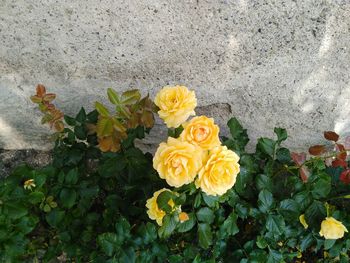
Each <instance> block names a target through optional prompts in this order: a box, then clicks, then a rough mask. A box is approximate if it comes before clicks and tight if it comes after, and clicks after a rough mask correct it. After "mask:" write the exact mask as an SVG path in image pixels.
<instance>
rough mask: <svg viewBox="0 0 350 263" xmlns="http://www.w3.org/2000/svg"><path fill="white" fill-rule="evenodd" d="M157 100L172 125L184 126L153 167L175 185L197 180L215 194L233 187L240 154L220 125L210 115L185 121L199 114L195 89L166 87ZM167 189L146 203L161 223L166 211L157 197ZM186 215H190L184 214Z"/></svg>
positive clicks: (158, 153)
mask: <svg viewBox="0 0 350 263" xmlns="http://www.w3.org/2000/svg"><path fill="white" fill-rule="evenodd" d="M154 102H155V104H156V105H157V106H158V108H159V111H158V114H159V116H160V118H162V119H163V120H164V122H165V123H166V125H167V127H168V128H177V127H179V126H180V125H182V127H183V131H182V133H181V134H180V136H179V138H177V139H175V138H172V137H169V138H168V140H167V142H163V143H161V144H160V145H159V147H158V149H157V151H156V153H155V156H154V159H153V167H154V168H155V169H156V170H157V172H158V174H159V176H160V178H162V179H165V180H166V182H167V184H168V185H170V186H173V187H181V186H183V185H185V184H189V183H192V182H193V181H195V185H196V187H197V188H200V189H201V190H202V191H203V192H205V193H206V194H208V195H213V196H216V195H223V194H224V193H226V192H227V190H229V189H231V188H232V187H233V185H234V184H235V182H236V177H237V174H238V173H239V164H238V161H239V157H238V155H237V154H236V153H234V152H233V151H231V150H228V149H227V147H226V146H222V145H221V142H220V139H219V127H218V126H217V125H216V124H215V123H214V120H213V119H212V118H208V117H206V116H198V117H194V118H192V119H191V120H190V121H188V122H185V121H186V120H187V119H188V118H189V116H191V115H195V111H194V109H195V107H196V106H197V99H196V97H195V94H194V92H193V91H189V90H188V89H187V88H186V87H184V86H175V87H164V88H163V89H162V90H161V91H160V92H159V93H158V94H157V95H156V98H155V101H154ZM197 175H198V176H197ZM166 190H168V189H165V188H164V189H161V190H159V191H157V192H155V193H154V195H153V197H152V198H150V199H149V200H148V201H147V204H146V207H147V208H148V211H147V213H148V215H149V217H150V218H151V219H153V220H156V221H157V223H158V224H159V225H161V224H162V218H163V217H164V216H165V212H164V211H162V210H161V209H159V208H158V205H157V197H158V195H159V194H160V193H161V192H163V191H166ZM168 191H170V190H168ZM182 217H183V218H184V219H185V218H186V216H185V215H184V214H183V215H182Z"/></svg>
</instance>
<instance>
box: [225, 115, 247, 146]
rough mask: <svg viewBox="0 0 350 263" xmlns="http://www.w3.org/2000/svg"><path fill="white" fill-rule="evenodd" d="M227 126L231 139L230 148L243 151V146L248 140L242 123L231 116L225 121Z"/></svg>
mask: <svg viewBox="0 0 350 263" xmlns="http://www.w3.org/2000/svg"><path fill="white" fill-rule="evenodd" d="M227 126H228V127H229V129H230V133H231V136H232V139H233V140H232V143H231V145H232V146H233V149H232V150H236V151H244V149H245V146H246V145H247V143H248V142H249V138H248V135H247V130H246V129H243V127H242V125H241V124H240V123H239V121H238V120H237V119H236V118H231V119H230V120H229V121H228V122H227Z"/></svg>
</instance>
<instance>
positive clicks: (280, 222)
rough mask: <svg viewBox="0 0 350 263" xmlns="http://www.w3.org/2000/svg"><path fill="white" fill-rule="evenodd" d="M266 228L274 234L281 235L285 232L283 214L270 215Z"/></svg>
mask: <svg viewBox="0 0 350 263" xmlns="http://www.w3.org/2000/svg"><path fill="white" fill-rule="evenodd" d="M266 228H267V230H269V231H271V232H272V233H273V234H274V235H277V236H278V235H281V234H283V232H284V228H285V222H284V219H283V217H282V216H281V215H269V216H268V217H267V220H266Z"/></svg>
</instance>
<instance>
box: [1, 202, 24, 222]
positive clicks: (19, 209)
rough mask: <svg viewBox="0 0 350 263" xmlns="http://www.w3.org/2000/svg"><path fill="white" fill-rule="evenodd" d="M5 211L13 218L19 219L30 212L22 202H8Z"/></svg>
mask: <svg viewBox="0 0 350 263" xmlns="http://www.w3.org/2000/svg"><path fill="white" fill-rule="evenodd" d="M4 210H5V211H4V213H5V214H7V215H8V216H9V218H11V219H19V218H21V217H23V216H25V215H26V214H27V213H28V210H27V208H26V207H25V206H24V205H23V204H22V202H7V203H5V205H4Z"/></svg>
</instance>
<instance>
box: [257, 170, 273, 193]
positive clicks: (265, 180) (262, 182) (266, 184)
mask: <svg viewBox="0 0 350 263" xmlns="http://www.w3.org/2000/svg"><path fill="white" fill-rule="evenodd" d="M255 180H256V187H257V188H258V190H260V191H261V190H263V189H266V190H267V191H269V192H271V191H272V186H273V184H272V181H271V178H270V177H269V176H266V175H265V174H259V175H258V176H257V177H256V179H255Z"/></svg>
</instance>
